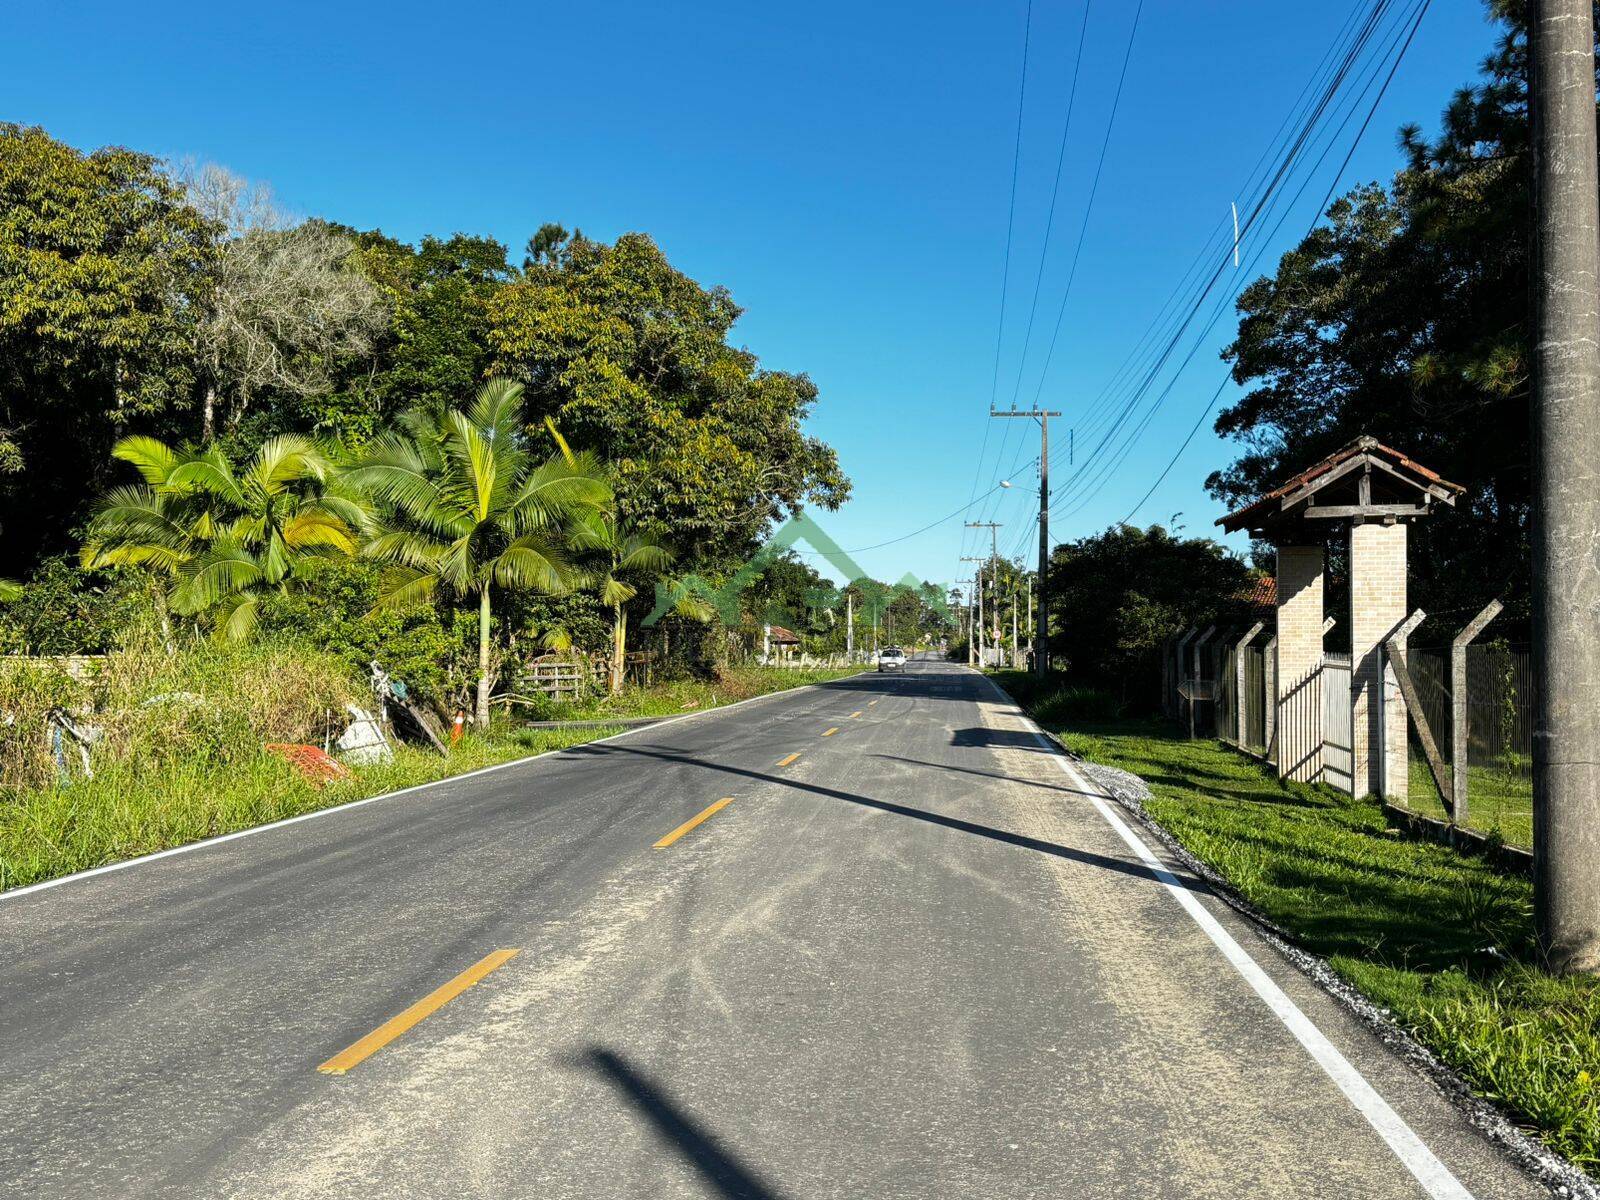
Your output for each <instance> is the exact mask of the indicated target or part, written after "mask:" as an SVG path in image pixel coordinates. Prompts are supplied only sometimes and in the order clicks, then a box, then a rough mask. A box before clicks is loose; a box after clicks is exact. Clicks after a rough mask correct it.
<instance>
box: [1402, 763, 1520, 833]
mask: <svg viewBox="0 0 1600 1200" xmlns="http://www.w3.org/2000/svg"><path fill="white" fill-rule="evenodd" d="M1447 769H1448V768H1447ZM1467 797H1468V801H1467V826H1468V828H1471V829H1476V830H1477V831H1478V832H1480V833H1488V834H1499V835H1500V838H1501V840H1503V841H1504V842H1506V843H1507V844H1508V845H1512V846H1522V847H1524V848H1527V847H1531V846H1532V845H1533V779H1532V777H1531V776H1529V775H1528V773H1527V772H1526V771H1508V770H1506V769H1505V768H1504V767H1499V766H1487V765H1478V766H1469V767H1468V768H1467ZM1409 806H1410V807H1411V808H1413V809H1415V810H1416V811H1417V812H1419V813H1423V814H1424V815H1426V816H1430V817H1438V818H1439V819H1440V820H1441V821H1442V820H1447V819H1448V814H1447V812H1446V811H1445V807H1444V801H1443V800H1441V799H1440V798H1439V789H1438V787H1437V786H1436V785H1435V784H1434V782H1433V773H1432V772H1431V771H1429V770H1428V764H1427V762H1426V761H1425V760H1424V759H1423V758H1422V754H1421V751H1419V750H1416V749H1414V748H1413V750H1412V756H1411V797H1410V800H1409Z"/></svg>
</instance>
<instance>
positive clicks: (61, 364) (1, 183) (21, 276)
mask: <svg viewBox="0 0 1600 1200" xmlns="http://www.w3.org/2000/svg"><path fill="white" fill-rule="evenodd" d="M216 253H217V251H216V243H215V228H214V226H213V225H212V224H211V223H210V222H208V221H207V220H206V219H205V218H204V217H203V216H202V215H201V214H200V213H199V212H198V211H196V210H195V209H194V208H193V207H192V206H191V205H190V204H188V203H187V201H186V198H185V195H184V192H183V189H182V188H181V187H179V186H177V185H176V184H175V183H174V182H173V181H172V180H170V179H169V178H168V177H167V176H166V175H165V174H164V173H163V172H162V171H161V169H160V167H159V165H158V164H157V162H156V160H155V159H153V158H151V157H150V156H149V155H145V154H136V153H134V152H132V151H130V150H123V149H116V148H108V149H105V150H97V151H95V152H94V153H93V154H82V153H80V152H78V151H77V150H74V149H73V148H72V147H70V146H67V145H64V144H62V143H61V142H58V141H56V140H55V139H53V138H51V137H50V136H49V135H48V134H46V133H45V132H44V131H43V130H41V129H38V128H31V127H25V126H21V125H14V124H0V531H3V533H4V535H5V537H4V542H3V544H4V545H5V547H6V550H5V555H6V558H5V561H4V562H0V568H3V569H6V570H11V571H20V570H22V569H23V568H26V567H28V566H30V565H31V564H32V563H33V562H34V561H35V560H36V559H37V558H38V557H39V555H40V554H42V553H50V552H53V551H57V550H65V549H67V548H68V546H69V545H70V540H71V538H72V536H73V534H74V532H75V530H76V527H77V526H78V525H79V524H80V522H81V521H82V519H83V517H84V516H85V515H86V511H87V509H88V506H89V503H90V500H91V499H92V497H93V496H94V495H95V494H96V493H97V492H98V491H100V490H101V488H103V487H104V486H105V485H106V484H107V482H108V481H109V479H110V478H111V472H110V468H109V463H110V455H109V452H110V449H111V447H112V445H113V443H115V442H116V440H117V439H118V438H119V437H120V436H122V435H123V434H124V433H127V432H128V431H129V430H130V429H131V428H138V427H144V428H152V427H156V426H159V425H160V424H162V423H163V422H166V421H170V419H171V418H172V415H173V414H174V413H176V412H180V411H182V410H183V409H184V408H186V407H187V406H188V405H189V404H190V403H191V402H192V399H193V395H194V388H195V371H194V362H193V355H192V348H193V344H194V336H195V328H196V323H197V321H198V319H199V314H200V312H201V311H203V307H204V301H205V297H206V294H207V291H208V288H209V286H210V278H211V276H210V272H211V269H212V266H213V263H214V260H215V257H216ZM24 473H25V474H24Z"/></svg>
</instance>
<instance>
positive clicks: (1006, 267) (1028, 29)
mask: <svg viewBox="0 0 1600 1200" xmlns="http://www.w3.org/2000/svg"><path fill="white" fill-rule="evenodd" d="M1032 38H1033V0H1028V6H1027V15H1026V17H1025V18H1024V20H1023V25H1022V81H1021V83H1020V84H1019V85H1018V87H1017V133H1016V139H1015V142H1014V144H1013V146H1012V149H1011V202H1010V205H1009V206H1008V207H1007V210H1006V254H1005V259H1004V261H1003V263H1002V265H1001V268H1000V320H999V321H998V322H997V324H996V327H995V334H994V378H993V379H992V380H991V381H990V384H989V407H990V408H993V407H994V402H995V400H996V399H997V398H998V397H999V394H1000V351H1001V348H1002V347H1003V346H1004V345H1005V336H1006V294H1007V292H1009V291H1010V288H1011V240H1012V234H1013V233H1014V231H1015V229H1016V221H1017V174H1018V169H1019V168H1020V166H1021V164H1022V114H1023V111H1024V108H1025V107H1026V101H1027V98H1028V45H1029V42H1030V41H1031V40H1032ZM988 450H989V422H987V421H985V422H984V423H983V449H981V450H980V451H979V452H978V461H977V463H976V464H975V466H974V467H973V472H972V496H973V498H974V499H976V498H977V494H978V480H979V479H981V478H982V477H983V460H984V456H985V455H986V454H987V453H988ZM963 548H965V538H964V537H963Z"/></svg>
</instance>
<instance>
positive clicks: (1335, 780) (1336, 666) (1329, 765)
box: [1322, 654, 1355, 792]
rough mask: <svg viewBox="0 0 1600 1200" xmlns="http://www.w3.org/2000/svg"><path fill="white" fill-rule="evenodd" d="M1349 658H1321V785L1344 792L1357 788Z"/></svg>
mask: <svg viewBox="0 0 1600 1200" xmlns="http://www.w3.org/2000/svg"><path fill="white" fill-rule="evenodd" d="M1350 700H1351V696H1350V656H1349V655H1348V654H1324V655H1323V656H1322V782H1323V783H1326V784H1328V785H1329V786H1330V787H1336V788H1338V789H1339V790H1340V791H1341V792H1351V791H1353V790H1354V785H1355V738H1354V736H1353V731H1352V727H1351V720H1350V707H1351V706H1350Z"/></svg>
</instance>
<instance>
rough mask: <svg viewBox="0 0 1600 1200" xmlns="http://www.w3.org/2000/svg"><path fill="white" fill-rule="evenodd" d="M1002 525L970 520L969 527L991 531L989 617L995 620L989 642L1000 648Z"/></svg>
mask: <svg viewBox="0 0 1600 1200" xmlns="http://www.w3.org/2000/svg"><path fill="white" fill-rule="evenodd" d="M1000 525H1001V522H999V521H968V522H967V528H968V529H987V530H988V531H989V563H990V566H989V619H990V620H991V621H993V622H994V638H993V640H992V641H991V642H990V643H989V644H990V645H991V646H993V647H994V648H995V650H997V651H998V650H999V649H1000Z"/></svg>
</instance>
